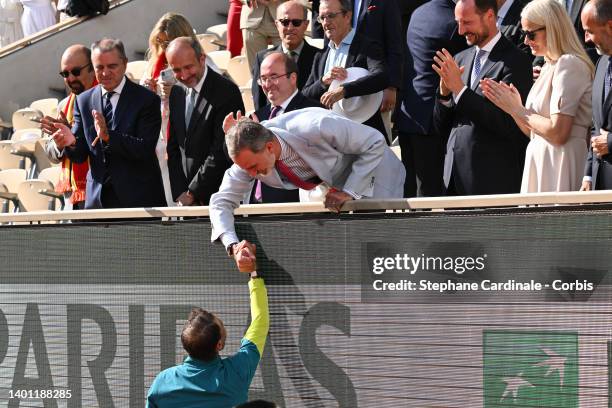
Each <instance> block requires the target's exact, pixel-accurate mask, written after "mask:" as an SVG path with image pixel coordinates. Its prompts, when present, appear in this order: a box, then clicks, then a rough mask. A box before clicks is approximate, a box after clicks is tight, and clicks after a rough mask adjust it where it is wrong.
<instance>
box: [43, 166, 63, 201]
mask: <svg viewBox="0 0 612 408" xmlns="http://www.w3.org/2000/svg"><path fill="white" fill-rule="evenodd" d="M61 172H62V167H61V166H51V167H47V168H46V169H44V170H41V172H40V173H38V177H37V178H38V179H39V180H47V181H49V182H50V183H51V184H52V187H51V188H49V187H47V188H45V189H41V190H39V191H38V193H39V194H42V195H45V196H47V197H52V198H54V199H55V200H58V201H59V205H58V202H57V201H56V203H55V208H56V209H57V208H60V209H62V210H63V209H64V205H65V203H64V195H63V194H62V193H57V192H56V191H55V187H56V186H57V184H58V183H59V179H60V174H61Z"/></svg>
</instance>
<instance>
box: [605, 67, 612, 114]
mask: <svg viewBox="0 0 612 408" xmlns="http://www.w3.org/2000/svg"><path fill="white" fill-rule="evenodd" d="M610 88H612V57H608V70H607V71H606V76H605V78H604V97H603V101H604V103H605V102H606V99H608V95H609V94H610Z"/></svg>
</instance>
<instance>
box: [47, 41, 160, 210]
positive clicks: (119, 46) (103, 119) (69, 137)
mask: <svg viewBox="0 0 612 408" xmlns="http://www.w3.org/2000/svg"><path fill="white" fill-rule="evenodd" d="M91 49H92V53H91V59H92V63H93V66H94V70H95V72H96V78H97V80H98V83H99V85H98V86H95V87H93V88H91V89H90V90H88V91H85V92H83V93H81V94H80V95H79V96H78V97H77V103H76V105H75V112H74V125H73V127H72V131H71V130H70V129H69V128H68V127H67V126H66V125H64V124H55V125H54V126H55V127H56V128H57V129H58V130H57V131H56V132H55V133H54V134H53V140H54V141H55V144H56V145H57V147H58V148H59V149H64V148H66V150H65V152H66V155H67V156H68V157H69V158H70V159H71V160H73V161H74V162H76V163H82V162H84V161H86V160H89V166H90V168H89V175H88V177H87V194H86V197H85V208H86V209H92V208H122V207H163V206H165V205H166V198H165V196H164V187H163V184H162V178H161V171H160V168H159V162H158V160H157V156H156V155H155V146H156V144H157V140H158V139H159V130H160V127H161V112H160V109H159V106H160V99H159V97H158V96H157V95H156V94H154V93H153V92H151V91H150V90H148V89H146V88H144V87H142V86H140V85H137V84H135V83H133V82H132V81H129V80H128V79H127V77H126V76H125V70H126V68H127V57H126V55H125V49H124V47H123V43H122V42H121V41H120V40H115V39H109V38H105V39H103V40H100V41H97V42H95V43H94V44H93V45H92V47H91Z"/></svg>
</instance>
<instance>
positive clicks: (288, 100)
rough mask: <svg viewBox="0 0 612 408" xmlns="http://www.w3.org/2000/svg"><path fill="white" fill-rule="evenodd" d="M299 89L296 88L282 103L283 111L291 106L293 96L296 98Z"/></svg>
mask: <svg viewBox="0 0 612 408" xmlns="http://www.w3.org/2000/svg"><path fill="white" fill-rule="evenodd" d="M297 93H298V90H297V89H296V90H295V91H294V92H293V93H292V94H291V96H289V97H288V98H287V99H285V101H284V102H283V103H281V104H280V107H281V108H283V112H286V111H287V106H289V104H290V103H291V101H292V100H293V98H295V95H297Z"/></svg>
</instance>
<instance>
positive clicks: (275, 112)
mask: <svg viewBox="0 0 612 408" xmlns="http://www.w3.org/2000/svg"><path fill="white" fill-rule="evenodd" d="M281 109H283V107H282V106H274V107H273V108H272V110H271V111H270V116H269V117H268V119H274V118H275V117H276V115H278V112H280V110H281Z"/></svg>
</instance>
